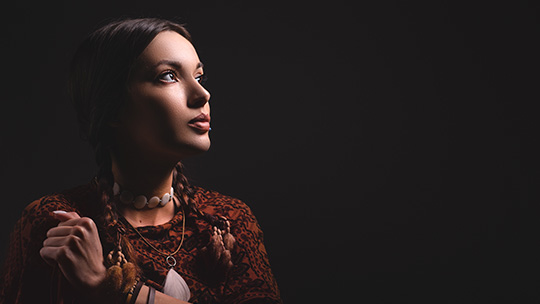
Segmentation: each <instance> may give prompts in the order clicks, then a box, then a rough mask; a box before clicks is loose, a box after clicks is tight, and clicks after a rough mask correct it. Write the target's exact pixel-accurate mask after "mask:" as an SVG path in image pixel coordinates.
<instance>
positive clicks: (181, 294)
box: [163, 268, 191, 302]
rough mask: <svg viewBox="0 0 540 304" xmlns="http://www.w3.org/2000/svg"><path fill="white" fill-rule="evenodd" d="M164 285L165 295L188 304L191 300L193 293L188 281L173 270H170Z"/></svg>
mask: <svg viewBox="0 0 540 304" xmlns="http://www.w3.org/2000/svg"><path fill="white" fill-rule="evenodd" d="M163 285H164V286H163V293H164V294H166V295H168V296H171V297H173V298H176V299H179V300H182V301H186V302H187V301H189V298H191V292H190V290H189V287H188V285H187V283H186V281H184V279H183V278H182V276H180V274H178V272H176V271H174V269H172V268H171V269H169V272H168V273H167V277H166V278H165V282H164V284H163Z"/></svg>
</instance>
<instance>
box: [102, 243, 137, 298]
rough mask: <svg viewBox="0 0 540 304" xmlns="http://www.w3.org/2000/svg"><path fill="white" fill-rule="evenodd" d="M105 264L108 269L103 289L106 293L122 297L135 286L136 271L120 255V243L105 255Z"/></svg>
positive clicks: (133, 266) (122, 255)
mask: <svg viewBox="0 0 540 304" xmlns="http://www.w3.org/2000/svg"><path fill="white" fill-rule="evenodd" d="M105 264H106V265H107V266H108V268H107V276H106V278H105V281H104V282H103V287H104V288H105V289H104V290H106V291H107V292H108V293H111V294H121V295H123V294H126V293H127V292H129V290H130V289H131V288H132V287H133V286H134V285H135V284H136V282H137V269H136V267H135V265H134V264H133V263H131V262H128V261H127V259H126V257H125V256H124V254H123V253H122V246H121V245H120V241H119V242H118V246H117V247H116V248H115V249H113V250H111V251H110V252H109V254H108V255H107V258H106V260H105Z"/></svg>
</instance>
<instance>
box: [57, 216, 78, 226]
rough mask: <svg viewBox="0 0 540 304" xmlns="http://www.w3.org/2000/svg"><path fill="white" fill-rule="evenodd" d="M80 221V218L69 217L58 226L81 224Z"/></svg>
mask: <svg viewBox="0 0 540 304" xmlns="http://www.w3.org/2000/svg"><path fill="white" fill-rule="evenodd" d="M80 221H81V219H80V218H74V219H69V220H66V221H63V222H60V224H58V227H64V226H77V225H79V222H80Z"/></svg>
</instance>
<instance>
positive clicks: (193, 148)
mask: <svg viewBox="0 0 540 304" xmlns="http://www.w3.org/2000/svg"><path fill="white" fill-rule="evenodd" d="M209 149H210V139H208V138H207V139H206V140H200V141H196V142H191V143H185V142H184V143H182V144H180V147H179V149H177V151H178V152H179V154H180V156H181V157H182V158H184V157H187V156H193V155H197V154H201V153H204V152H206V151H208V150H209Z"/></svg>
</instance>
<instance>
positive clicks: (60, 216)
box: [52, 210, 81, 222]
mask: <svg viewBox="0 0 540 304" xmlns="http://www.w3.org/2000/svg"><path fill="white" fill-rule="evenodd" d="M52 213H53V216H54V218H56V219H57V220H60V221H61V222H65V221H67V220H71V219H78V218H81V217H80V216H79V215H78V214H77V213H76V212H66V211H63V210H56V211H53V212H52Z"/></svg>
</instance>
